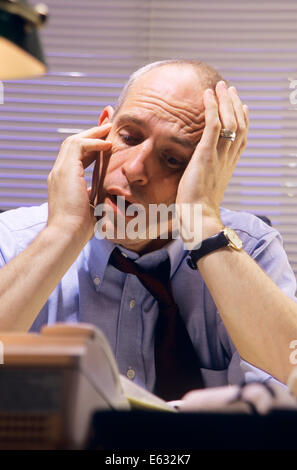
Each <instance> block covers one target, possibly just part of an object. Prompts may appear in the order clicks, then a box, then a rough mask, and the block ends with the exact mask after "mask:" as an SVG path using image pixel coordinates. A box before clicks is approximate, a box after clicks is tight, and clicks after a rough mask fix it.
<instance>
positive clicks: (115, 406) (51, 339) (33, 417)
mask: <svg viewBox="0 0 297 470" xmlns="http://www.w3.org/2000/svg"><path fill="white" fill-rule="evenodd" d="M0 341H1V342H2V346H3V352H4V357H3V364H2V365H0V448H15V447H14V446H15V439H17V437H18V438H19V439H20V440H19V443H20V442H22V447H21V448H24V447H23V446H24V442H25V443H26V442H31V441H32V439H33V441H34V439H35V441H34V442H35V444H34V445H35V447H34V448H48V444H46V445H45V444H44V443H46V442H47V443H48V442H51V444H50V448H56V447H57V443H59V446H61V445H62V447H69V446H70V447H71V448H81V447H82V446H83V445H84V442H85V440H86V438H87V435H88V430H89V427H90V420H91V419H92V416H93V413H94V412H95V411H98V410H109V409H110V410H131V409H134V408H146V409H149V408H151V409H154V410H164V411H170V412H175V411H176V410H175V408H174V407H173V406H171V405H169V404H167V403H166V402H165V401H163V400H161V399H160V398H158V397H157V396H155V395H153V394H152V393H150V392H148V391H146V390H145V389H143V388H141V387H139V386H138V385H136V384H135V383H133V382H132V381H131V380H129V379H128V378H127V377H125V376H123V375H121V374H120V373H119V370H118V367H117V364H116V361H115V358H114V355H113V352H112V350H111V348H110V346H109V343H108V341H107V339H106V337H105V336H104V334H103V333H102V331H101V330H99V329H98V328H96V327H94V326H92V325H89V324H84V323H79V324H63V323H56V324H54V325H51V326H45V327H43V329H42V330H41V333H40V334H37V333H3V334H1V333H0ZM5 429H6V430H7V432H6V431H5ZM13 430H14V431H13ZM28 445H29V444H28ZM43 445H45V447H43ZM11 446H12V447H11ZM36 446H37V447H36ZM17 448H18V447H17ZM25 448H27V447H26V445H25ZM28 448H31V447H30V446H29V447H28Z"/></svg>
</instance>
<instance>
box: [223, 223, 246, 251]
mask: <svg viewBox="0 0 297 470" xmlns="http://www.w3.org/2000/svg"><path fill="white" fill-rule="evenodd" d="M224 234H225V236H226V238H227V239H228V240H229V243H230V246H232V248H235V250H241V248H242V241H241V239H240V237H239V236H238V235H237V233H236V232H235V230H233V228H230V227H226V228H225V229H224Z"/></svg>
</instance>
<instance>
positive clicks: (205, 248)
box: [187, 231, 229, 269]
mask: <svg viewBox="0 0 297 470" xmlns="http://www.w3.org/2000/svg"><path fill="white" fill-rule="evenodd" d="M228 245H229V240H228V239H227V237H226V235H225V234H224V231H221V232H219V233H217V234H216V235H213V236H212V237H209V238H206V239H205V240H203V241H202V242H201V245H200V248H198V249H197V250H192V251H190V253H189V256H188V258H187V263H188V265H189V266H190V268H192V269H197V261H198V260H199V259H200V258H202V257H203V256H205V255H207V254H208V253H211V252H212V251H215V250H218V249H219V248H223V247H225V246H228Z"/></svg>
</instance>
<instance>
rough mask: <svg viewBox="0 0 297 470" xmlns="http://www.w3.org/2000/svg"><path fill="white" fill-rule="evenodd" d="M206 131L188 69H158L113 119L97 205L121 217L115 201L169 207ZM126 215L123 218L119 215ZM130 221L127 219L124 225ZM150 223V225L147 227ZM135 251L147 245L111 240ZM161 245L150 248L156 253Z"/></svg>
mask: <svg viewBox="0 0 297 470" xmlns="http://www.w3.org/2000/svg"><path fill="white" fill-rule="evenodd" d="M203 127H204V113H203V104H202V89H201V87H200V86H199V82H198V77H197V75H196V73H195V72H194V71H193V70H192V68H191V67H188V66H186V67H180V66H175V65H170V66H162V67H160V68H156V69H153V70H151V71H149V72H147V73H145V74H144V75H143V76H141V77H140V78H139V79H138V80H137V81H136V82H135V84H134V85H133V87H132V88H131V89H130V91H129V93H128V95H127V97H126V99H125V101H124V103H123V105H122V106H121V108H120V109H119V111H118V113H117V114H116V116H115V118H114V121H113V126H112V129H111V131H110V134H109V136H108V140H109V141H111V142H112V148H111V151H110V152H109V153H108V155H104V160H105V165H104V167H105V168H104V170H103V190H102V191H101V197H100V202H104V203H106V204H108V205H109V206H111V207H112V210H113V211H114V212H115V215H116V214H117V213H119V206H117V205H116V202H117V199H116V196H124V197H125V200H126V207H128V205H129V203H134V204H135V203H137V204H141V205H142V206H144V208H145V211H146V214H147V216H148V210H149V204H157V205H159V204H161V203H164V204H166V205H168V206H169V205H170V204H172V203H174V202H175V198H176V193H177V189H178V184H179V181H180V178H181V176H182V174H183V172H184V170H185V168H186V166H187V164H188V162H189V160H190V158H191V156H192V154H193V151H194V149H195V147H196V145H197V142H198V141H199V140H200V138H201V135H202V131H203ZM119 215H122V216H123V215H124V214H119ZM129 220H131V217H127V216H126V217H125V223H126V224H127V223H128V222H129ZM148 222H149V221H148ZM113 241H114V242H116V243H120V244H121V245H123V246H125V247H127V248H129V249H132V250H134V251H139V252H141V251H145V248H147V247H150V248H149V249H148V250H147V251H150V249H152V241H151V240H148V239H146V240H143V239H138V240H131V239H129V238H128V237H126V239H125V240H117V239H115V240H113ZM162 244H164V240H162V242H161V241H160V242H159V245H158V244H157V245H156V244H154V248H153V249H155V248H156V247H159V246H161V245H162Z"/></svg>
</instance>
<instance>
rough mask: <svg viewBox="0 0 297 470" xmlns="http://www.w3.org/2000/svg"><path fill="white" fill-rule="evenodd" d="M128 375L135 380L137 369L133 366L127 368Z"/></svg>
mask: <svg viewBox="0 0 297 470" xmlns="http://www.w3.org/2000/svg"><path fill="white" fill-rule="evenodd" d="M127 377H128V379H130V380H133V379H134V377H135V370H133V369H132V368H131V367H129V369H128V370H127Z"/></svg>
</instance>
